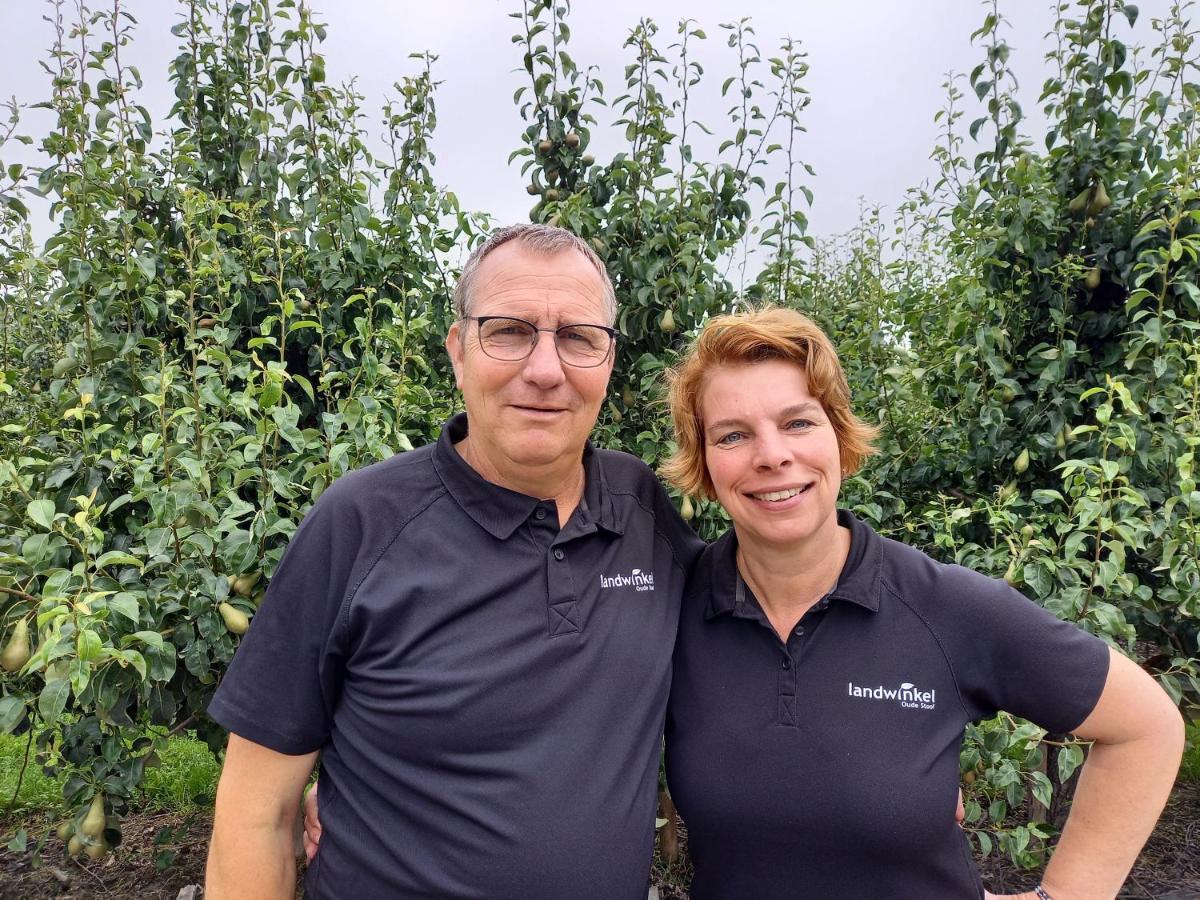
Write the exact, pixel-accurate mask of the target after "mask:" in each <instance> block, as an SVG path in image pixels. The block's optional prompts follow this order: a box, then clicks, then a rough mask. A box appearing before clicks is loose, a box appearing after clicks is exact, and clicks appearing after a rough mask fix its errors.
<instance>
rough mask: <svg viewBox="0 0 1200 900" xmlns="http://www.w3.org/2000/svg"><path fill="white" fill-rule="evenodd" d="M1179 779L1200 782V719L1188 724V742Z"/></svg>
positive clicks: (1184, 750) (1184, 749)
mask: <svg viewBox="0 0 1200 900" xmlns="http://www.w3.org/2000/svg"><path fill="white" fill-rule="evenodd" d="M1179 780H1180V781H1195V782H1200V721H1197V722H1191V723H1190V724H1189V725H1188V726H1187V743H1186V744H1185V745H1184V748H1183V762H1182V763H1181V764H1180V766H1179Z"/></svg>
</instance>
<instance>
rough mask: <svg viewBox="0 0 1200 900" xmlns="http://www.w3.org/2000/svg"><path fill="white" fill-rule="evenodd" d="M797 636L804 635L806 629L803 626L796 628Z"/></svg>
mask: <svg viewBox="0 0 1200 900" xmlns="http://www.w3.org/2000/svg"><path fill="white" fill-rule="evenodd" d="M796 637H804V629H803V628H797V629H796Z"/></svg>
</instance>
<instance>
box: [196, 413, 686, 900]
mask: <svg viewBox="0 0 1200 900" xmlns="http://www.w3.org/2000/svg"><path fill="white" fill-rule="evenodd" d="M465 436H466V417H465V415H460V416H458V417H456V418H455V419H453V420H451V421H450V422H449V423H448V424H447V426H446V427H445V428H444V429H443V431H442V436H441V438H440V440H439V441H438V442H437V443H436V444H434V445H431V446H428V447H423V448H421V449H418V450H414V451H412V452H409V453H404V454H401V455H398V456H394V457H392V458H390V459H387V460H385V461H383V462H381V463H378V464H376V465H373V466H370V467H367V468H365V469H361V470H358V471H355V472H352V473H349V474H347V475H345V476H343V477H342V478H340V479H338V481H337V482H336V483H335V484H333V485H332V486H331V487H330V488H329V490H327V491H326V492H325V493H324V494H323V495H322V496H321V498H320V500H319V501H318V502H317V503H316V504H315V505H314V507H313V508H312V510H310V512H309V513H308V515H307V516H306V517H305V519H304V521H303V523H302V524H301V526H300V528H299V529H298V530H297V532H296V534H295V536H294V538H293V539H292V541H291V543H290V544H289V546H288V549H287V552H286V554H285V555H284V558H283V560H282V561H281V563H280V565H279V568H278V570H277V571H276V573H275V575H274V577H273V578H272V580H271V585H270V589H269V591H268V592H267V596H266V599H265V600H264V602H263V605H262V608H261V609H260V610H259V612H258V615H256V616H255V618H254V620H253V624H252V625H251V628H250V631H249V633H248V634H247V635H246V638H245V640H244V641H243V643H242V645H241V647H240V648H239V649H238V652H237V654H236V656H235V657H234V660H233V663H232V664H231V665H230V667H229V671H228V672H227V674H226V676H225V679H224V681H223V682H222V684H221V687H220V689H219V690H218V692H217V694H216V697H215V699H214V700H213V702H212V704H211V706H210V707H209V712H210V714H211V715H212V717H213V718H214V719H216V720H217V721H218V722H220V723H221V724H222V725H223V726H225V727H226V728H228V729H229V730H230V731H232V732H235V733H237V734H239V735H241V736H242V737H244V738H246V739H248V740H250V741H253V742H255V743H258V744H262V745H264V746H267V747H270V748H272V749H275V750H278V751H280V752H282V753H291V754H301V753H306V752H311V751H314V750H320V751H321V821H322V825H323V826H324V831H323V833H322V838H321V849H320V852H319V853H318V855H317V858H316V860H315V862H314V863H313V865H312V866H311V867H310V868H309V871H308V876H307V882H306V887H307V890H308V893H309V895H310V896H318V897H356V898H361V900H366V898H375V897H481V898H483V897H486V898H507V897H512V898H518V897H519V898H540V897H546V898H563V897H572V898H588V897H595V898H605V900H608V898H626V897H627V898H631V900H632V898H637V900H643V898H644V897H645V896H646V890H647V884H648V878H649V869H650V862H651V855H652V852H653V840H654V808H655V795H656V786H657V778H658V761H659V750H660V736H661V734H662V727H663V717H664V711H665V706H666V699H667V692H668V689H669V686H670V676H671V672H670V668H671V653H670V651H671V647H672V644H673V642H674V639H675V631H676V627H677V624H678V619H679V601H680V597H681V594H682V591H683V584H684V576H685V573H686V571H687V569H688V568H689V566H690V564H691V562H692V561H694V559H695V557H696V555H697V554H698V553H699V551H700V548H701V546H702V545H701V544H700V542H699V540H698V539H697V538H696V537H695V536H694V535H693V534H692V533H691V531H690V530H689V529H688V527H687V525H685V524H684V523H683V522H682V520H680V519H679V517H678V515H677V514H676V512H675V510H674V508H673V506H672V504H671V502H670V500H669V498H668V497H667V495H666V493H665V492H664V491H663V489H662V487H661V486H660V485H659V483H658V481H657V480H656V479H655V477H654V475H653V474H652V473H651V471H650V470H649V469H648V468H647V467H646V466H645V465H643V464H642V463H641V462H640V461H639V460H637V459H635V458H634V457H632V456H628V455H626V454H623V453H615V452H610V451H605V450H595V449H592V448H591V447H590V446H589V448H588V449H587V450H586V451H585V454H584V466H585V473H586V486H585V490H584V502H583V503H581V504H580V507H579V508H578V509H576V510H575V512H574V514H573V515H572V516H571V518H570V520H569V521H568V522H567V523H566V525H565V526H564V527H563V528H562V529H561V530H560V528H559V525H558V514H557V510H556V507H555V504H554V502H553V501H552V500H541V501H539V500H538V499H536V498H534V497H528V496H524V495H522V494H518V493H514V492H513V491H509V490H506V489H504V488H501V487H498V486H497V485H494V484H491V483H489V482H487V481H485V480H484V479H483V478H481V477H480V476H479V475H478V474H477V473H476V472H475V471H474V470H473V469H472V468H471V467H470V466H468V465H467V464H466V463H465V462H464V461H463V460H462V458H461V457H460V456H459V454H458V453H457V452H456V450H455V449H454V447H453V444H454V443H455V442H457V441H459V440H461V439H462V438H463V437H465Z"/></svg>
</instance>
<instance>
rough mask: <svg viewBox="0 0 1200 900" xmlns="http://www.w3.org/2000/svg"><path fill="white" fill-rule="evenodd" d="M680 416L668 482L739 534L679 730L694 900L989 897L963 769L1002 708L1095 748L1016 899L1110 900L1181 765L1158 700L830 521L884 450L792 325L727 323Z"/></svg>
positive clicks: (1040, 619) (828, 348) (700, 354)
mask: <svg viewBox="0 0 1200 900" xmlns="http://www.w3.org/2000/svg"><path fill="white" fill-rule="evenodd" d="M670 396H671V410H672V415H673V418H674V422H675V430H676V440H677V443H678V447H679V449H678V452H677V453H676V454H675V456H674V457H673V458H672V459H671V460H670V461H669V462H668V464H667V465H666V466H665V467H664V475H665V476H666V477H667V478H668V479H669V480H671V481H672V482H673V483H674V484H675V486H676V487H678V488H679V489H680V490H682V491H684V492H686V493H689V494H695V495H700V496H703V497H706V498H708V499H710V500H711V499H715V500H717V501H719V502H720V503H721V505H722V506H724V508H725V510H726V511H727V512H728V513H729V515H730V518H731V519H732V521H733V528H732V529H731V530H730V532H729V533H727V534H726V535H725V536H724V537H722V538H721V539H720V540H718V541H717V542H716V543H715V544H713V545H712V546H710V547H709V548H708V549H707V550H706V551H705V554H704V556H703V557H702V558H701V560H700V563H699V564H698V567H697V569H696V570H695V571H694V573H693V576H692V578H691V581H690V582H689V590H688V593H687V594H686V595H685V598H684V605H683V614H682V619H681V622H680V628H679V636H678V640H677V643H676V649H675V672H674V682H673V686H672V692H671V701H670V707H669V710H668V714H667V731H666V740H667V777H668V782H669V786H670V789H671V793H672V796H673V798H674V800H675V803H676V805H677V806H678V808H679V811H680V813H681V815H682V816H683V818H684V821H685V822H686V823H687V826H688V836H689V847H690V849H691V855H692V858H693V862H694V864H695V877H694V881H693V885H692V895H693V897H696V898H709V897H720V898H743V897H755V898H757V897H780V898H783V897H788V898H799V897H813V898H825V897H831V898H883V897H896V898H918V897H919V898H925V897H937V898H942V897H982V896H983V895H984V891H983V887H982V883H981V881H980V878H979V874H978V872H977V871H976V869H975V867H974V865H973V864H972V861H971V855H970V849H969V845H968V842H967V838H966V836H965V835H964V833H963V832H962V831H961V829H959V827H958V826H957V825H956V824H955V823H954V819H953V812H954V807H955V799H956V790H957V785H958V780H959V771H958V759H959V746H960V743H961V738H962V732H963V727H964V726H965V725H966V724H967V723H968V722H971V721H977V720H979V719H983V718H986V717H989V716H991V715H993V714H994V713H995V712H996V711H997V710H1000V709H1004V710H1008V711H1009V712H1012V713H1014V714H1016V715H1020V716H1023V717H1026V718H1029V719H1031V720H1032V721H1034V722H1036V723H1038V724H1039V725H1042V726H1044V727H1046V728H1048V729H1049V730H1052V731H1059V732H1071V733H1074V734H1076V735H1078V736H1079V737H1082V738H1084V739H1088V740H1093V741H1095V744H1094V745H1093V748H1092V750H1091V753H1090V755H1089V760H1088V763H1087V765H1086V766H1085V767H1084V769H1083V772H1082V775H1081V777H1080V780H1079V785H1078V789H1077V792H1076V795H1075V801H1074V805H1073V811H1072V814H1071V816H1070V818H1069V820H1068V822H1067V825H1066V828H1065V831H1064V832H1063V835H1062V839H1061V841H1060V842H1059V846H1058V849H1057V851H1056V853H1055V855H1054V857H1053V860H1052V862H1051V863H1050V865H1049V866H1048V867H1047V869H1046V873H1045V879H1044V881H1043V882H1042V884H1041V885H1039V886H1038V888H1037V889H1036V891H1035V892H1030V893H1028V894H1025V895H1022V896H1026V897H1030V898H1033V897H1040V898H1043V900H1044V898H1045V897H1052V898H1054V900H1069V898H1089V900H1090V898H1098V897H1112V896H1115V895H1116V892H1117V890H1118V889H1119V888H1120V886H1121V883H1122V881H1123V880H1124V877H1125V875H1126V874H1127V873H1128V871H1129V869H1130V868H1131V866H1132V864H1133V862H1134V860H1135V859H1136V856H1137V853H1138V851H1139V850H1140V848H1141V846H1142V844H1143V842H1144V841H1145V839H1146V837H1147V836H1148V835H1149V833H1150V831H1151V829H1152V827H1153V824H1154V821H1155V819H1156V818H1157V816H1158V813H1159V812H1160V810H1161V809H1162V806H1163V804H1164V802H1165V800H1166V797H1167V794H1168V792H1169V790H1170V787H1171V784H1172V782H1173V780H1174V774H1175V771H1176V768H1177V767H1178V763H1179V757H1180V753H1181V749H1182V743H1183V732H1182V723H1181V719H1180V717H1179V714H1178V712H1177V711H1176V709H1175V707H1174V705H1173V704H1172V702H1171V701H1170V699H1169V698H1168V697H1167V696H1166V695H1165V694H1164V693H1163V691H1162V690H1161V689H1160V688H1159V687H1158V686H1157V685H1156V684H1155V683H1154V681H1153V680H1152V679H1151V678H1150V677H1149V676H1147V675H1146V674H1145V673H1143V672H1142V671H1141V670H1140V669H1139V668H1138V667H1137V666H1136V665H1134V664H1133V663H1132V662H1130V661H1129V660H1128V659H1126V658H1125V657H1124V656H1122V655H1120V654H1119V653H1115V652H1113V651H1111V650H1110V649H1109V648H1108V647H1107V646H1106V645H1105V644H1104V643H1103V642H1102V641H1100V640H1099V639H1097V638H1095V637H1093V636H1091V635H1088V634H1086V633H1085V632H1083V631H1081V630H1079V629H1078V628H1076V627H1075V626H1073V625H1070V624H1067V623H1065V622H1061V621H1059V620H1058V619H1055V618H1054V617H1053V616H1052V615H1050V614H1049V613H1047V612H1045V611H1044V610H1042V609H1041V608H1040V607H1038V606H1037V605H1036V604H1034V603H1032V602H1030V601H1029V600H1027V599H1026V598H1025V597H1023V596H1022V595H1020V594H1019V593H1017V592H1016V591H1013V590H1012V589H1011V588H1009V587H1008V586H1007V585H1006V584H1004V582H1002V581H996V580H993V579H990V578H986V577H984V576H982V575H979V574H976V573H974V572H971V571H968V570H966V569H963V568H960V567H957V566H948V565H942V564H939V563H937V562H935V561H933V560H932V559H930V558H929V557H927V556H925V555H924V554H922V553H920V552H918V551H916V550H913V549H910V548H908V547H905V546H903V545H901V544H898V543H895V542H893V541H889V540H885V539H883V538H881V537H879V536H878V535H876V534H875V533H874V532H872V531H871V529H870V528H868V527H867V526H866V525H864V524H863V523H861V522H859V521H858V520H857V519H855V518H854V516H852V515H851V514H850V513H849V512H847V511H845V510H839V509H838V508H837V500H838V491H839V488H840V485H841V481H842V479H843V478H844V477H845V476H847V475H850V474H853V473H854V472H855V471H856V470H857V469H858V466H859V463H860V461H861V460H862V458H863V457H864V456H865V455H866V454H868V453H870V452H872V450H871V446H870V440H871V438H872V437H873V435H874V430H873V429H871V428H870V427H868V426H866V425H864V424H863V423H862V422H860V421H859V420H858V419H856V418H855V416H854V414H853V413H852V412H851V409H850V399H849V391H848V388H847V384H846V380H845V376H844V375H843V373H842V370H841V366H840V363H839V362H838V358H837V354H836V352H835V351H834V349H833V346H832V344H830V342H829V340H828V338H826V336H825V335H824V334H823V333H822V332H821V331H820V329H819V328H817V327H816V326H815V325H814V324H813V323H812V322H811V321H809V320H808V319H806V318H805V317H804V316H802V315H800V314H799V313H796V312H793V311H790V310H782V309H767V310H763V311H759V312H751V313H747V314H744V315H739V316H727V317H722V318H719V319H715V320H713V321H712V322H711V323H710V324H709V325H708V326H707V327H706V328H705V330H704V332H703V333H702V334H701V335H700V337H699V338H698V339H697V341H696V343H695V345H694V347H693V348H692V350H691V352H690V353H689V354H688V355H687V357H686V358H685V359H684V360H683V361H682V362H681V363H680V364H679V365H678V367H677V368H676V369H675V370H674V371H673V373H672V377H671V384H670Z"/></svg>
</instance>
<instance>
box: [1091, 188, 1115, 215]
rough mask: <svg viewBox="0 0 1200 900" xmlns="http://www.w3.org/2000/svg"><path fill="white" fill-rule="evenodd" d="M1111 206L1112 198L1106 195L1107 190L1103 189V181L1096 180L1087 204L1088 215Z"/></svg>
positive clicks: (1100, 211)
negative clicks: (1090, 199)
mask: <svg viewBox="0 0 1200 900" xmlns="http://www.w3.org/2000/svg"><path fill="white" fill-rule="evenodd" d="M1110 206H1112V200H1111V199H1110V198H1109V196H1108V191H1106V190H1105V189H1104V182H1103V181H1097V182H1096V191H1095V193H1094V194H1093V195H1092V202H1091V203H1090V204H1088V208H1087V211H1088V215H1090V216H1094V215H1096V214H1097V213H1102V212H1104V210H1106V209H1108V208H1109V207H1110Z"/></svg>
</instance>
